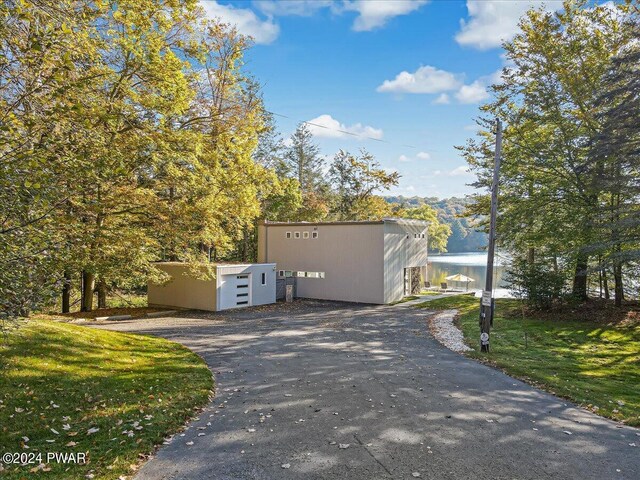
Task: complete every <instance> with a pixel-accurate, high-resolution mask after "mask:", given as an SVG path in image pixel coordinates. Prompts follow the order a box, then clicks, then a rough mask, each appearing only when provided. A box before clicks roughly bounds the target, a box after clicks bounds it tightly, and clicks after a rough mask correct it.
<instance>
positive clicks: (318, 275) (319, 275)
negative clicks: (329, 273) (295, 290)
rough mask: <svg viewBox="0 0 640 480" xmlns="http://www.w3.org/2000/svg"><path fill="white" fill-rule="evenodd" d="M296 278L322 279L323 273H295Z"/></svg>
mask: <svg viewBox="0 0 640 480" xmlns="http://www.w3.org/2000/svg"><path fill="white" fill-rule="evenodd" d="M295 276H296V277H298V278H324V272H296V275H295Z"/></svg>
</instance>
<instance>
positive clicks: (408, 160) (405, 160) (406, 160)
mask: <svg viewBox="0 0 640 480" xmlns="http://www.w3.org/2000/svg"><path fill="white" fill-rule="evenodd" d="M398 161H399V162H410V161H411V159H410V158H409V157H407V156H406V155H400V156H399V157H398Z"/></svg>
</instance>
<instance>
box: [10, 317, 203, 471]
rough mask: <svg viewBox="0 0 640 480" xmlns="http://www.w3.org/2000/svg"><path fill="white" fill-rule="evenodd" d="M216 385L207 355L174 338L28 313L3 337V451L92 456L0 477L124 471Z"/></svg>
mask: <svg viewBox="0 0 640 480" xmlns="http://www.w3.org/2000/svg"><path fill="white" fill-rule="evenodd" d="M212 387H213V379H212V376H211V372H210V371H209V369H208V368H207V366H206V365H205V363H204V361H203V360H202V359H201V358H200V357H198V356H197V355H195V354H194V353H192V352H191V351H189V350H188V349H186V348H184V347H183V346H181V345H178V344H177V343H174V342H169V341H167V340H163V339H160V338H154V337H147V336H141V335H130V334H123V333H116V332H109V331H103V330H95V329H91V328H86V327H81V326H77V325H71V324H67V323H61V322H55V321H51V320H33V321H30V322H29V323H27V324H26V325H25V326H23V327H22V328H20V329H18V330H15V331H13V332H12V333H11V334H10V335H9V338H8V340H7V341H6V342H5V343H0V452H1V453H5V452H22V453H38V452H40V453H42V455H43V458H42V461H43V463H45V464H46V463H47V462H46V457H45V455H46V452H75V453H78V452H86V455H87V457H88V464H86V465H64V464H61V463H55V462H51V463H48V464H46V465H45V466H41V469H38V468H37V463H36V464H32V465H28V466H25V467H17V468H16V467H14V466H8V465H6V464H5V465H3V467H4V471H2V473H1V474H0V476H4V477H6V478H16V479H18V478H26V477H29V478H31V477H32V476H43V477H45V476H46V478H56V479H70V478H84V477H85V475H87V474H89V473H91V474H93V475H94V477H93V478H95V479H99V478H110V479H117V478H118V477H119V476H121V475H125V476H127V477H128V476H129V475H132V474H133V473H134V470H135V468H136V464H137V463H138V462H139V461H140V459H141V458H143V457H144V455H145V454H148V453H151V452H152V451H153V450H154V448H155V446H156V445H159V444H161V443H162V440H163V438H164V437H165V436H167V435H168V434H171V433H174V432H175V431H177V430H178V429H179V428H180V427H181V425H183V424H184V423H185V421H186V420H187V419H189V418H190V417H192V416H194V415H195V414H196V409H197V408H198V407H200V406H203V405H205V404H206V403H207V401H208V398H209V396H210V394H211V391H212ZM34 467H36V468H35V470H36V471H33V472H32V471H31V470H32V469H33V468H34ZM42 469H43V470H44V471H42ZM49 469H50V471H49ZM34 473H35V475H34Z"/></svg>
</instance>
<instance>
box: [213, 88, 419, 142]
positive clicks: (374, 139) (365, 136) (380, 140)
mask: <svg viewBox="0 0 640 480" xmlns="http://www.w3.org/2000/svg"><path fill="white" fill-rule="evenodd" d="M222 99H223V100H226V101H228V102H230V103H235V104H236V105H239V106H244V104H242V103H240V102H239V101H237V100H233V99H230V98H225V97H222ZM264 111H265V112H267V113H269V114H271V115H273V116H275V117H281V118H286V119H288V120H294V121H296V122H298V123H304V124H306V125H312V126H314V127H318V128H324V129H325V130H330V131H333V132H339V133H343V134H345V135H350V136H352V137H357V138H365V139H367V140H373V141H374V142H380V143H386V144H388V145H396V146H399V147H406V148H413V149H416V150H417V149H418V147H416V146H415V145H408V144H404V143H395V142H389V141H388V140H383V139H381V138H375V137H370V136H368V135H363V134H360V133H354V132H349V131H348V130H342V129H340V128H331V127H327V126H326V125H320V124H319V123H314V122H309V121H307V120H297V119H295V118H292V117H289V116H288V115H284V114H282V113H277V112H274V111H272V110H267V109H266V108H265V109H264Z"/></svg>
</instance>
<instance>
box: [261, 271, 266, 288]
mask: <svg viewBox="0 0 640 480" xmlns="http://www.w3.org/2000/svg"><path fill="white" fill-rule="evenodd" d="M261 280H262V285H266V284H267V274H266V273H264V272H263V273H262V275H261Z"/></svg>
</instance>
